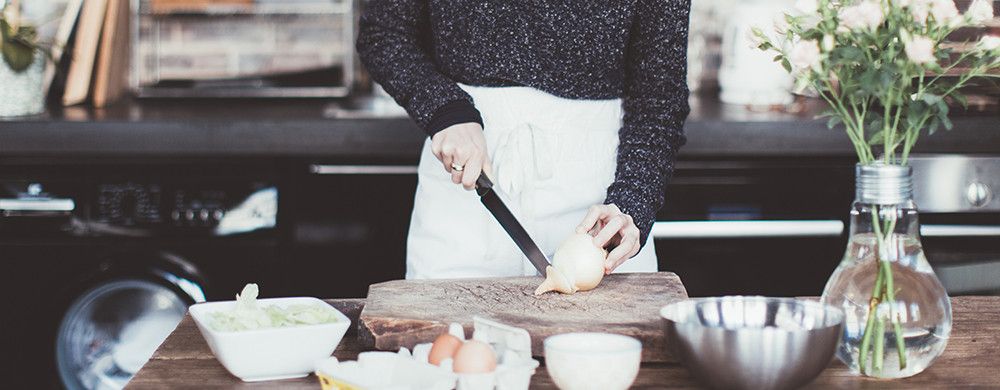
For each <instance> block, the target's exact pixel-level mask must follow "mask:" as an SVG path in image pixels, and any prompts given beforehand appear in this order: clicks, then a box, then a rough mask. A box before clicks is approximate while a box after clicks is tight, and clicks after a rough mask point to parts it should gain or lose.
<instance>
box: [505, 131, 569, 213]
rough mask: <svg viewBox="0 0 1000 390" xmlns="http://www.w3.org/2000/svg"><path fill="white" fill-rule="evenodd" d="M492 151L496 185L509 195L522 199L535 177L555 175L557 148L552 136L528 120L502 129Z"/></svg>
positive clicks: (541, 178)
mask: <svg viewBox="0 0 1000 390" xmlns="http://www.w3.org/2000/svg"><path fill="white" fill-rule="evenodd" d="M499 133H500V137H499V139H498V140H497V144H496V145H495V146H494V152H493V169H494V171H495V173H496V182H497V183H496V184H497V185H498V186H499V187H500V189H501V190H502V191H503V192H504V193H505V194H507V195H509V196H511V197H514V198H517V199H518V200H521V198H522V197H523V195H524V192H525V189H526V188H528V187H529V186H531V185H532V184H534V182H535V181H536V180H545V179H548V178H551V177H552V174H553V169H554V167H553V164H554V163H553V161H554V160H553V156H552V154H553V153H555V152H556V151H555V148H554V145H553V140H552V136H551V135H550V134H546V133H547V132H545V131H543V130H541V129H539V128H538V127H536V126H532V125H530V124H527V123H521V124H519V125H517V126H515V127H513V128H511V129H510V130H508V131H503V130H501V131H500V132H499Z"/></svg>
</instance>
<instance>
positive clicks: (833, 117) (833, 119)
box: [826, 115, 844, 129]
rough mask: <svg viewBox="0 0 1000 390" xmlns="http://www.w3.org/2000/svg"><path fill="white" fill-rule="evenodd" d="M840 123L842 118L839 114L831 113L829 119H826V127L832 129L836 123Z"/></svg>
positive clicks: (842, 121) (842, 120)
mask: <svg viewBox="0 0 1000 390" xmlns="http://www.w3.org/2000/svg"><path fill="white" fill-rule="evenodd" d="M841 123H844V119H843V118H841V117H839V116H836V115H831V116H830V119H828V120H827V121H826V128H828V129H832V128H834V127H837V125H839V124H841Z"/></svg>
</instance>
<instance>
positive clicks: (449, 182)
mask: <svg viewBox="0 0 1000 390" xmlns="http://www.w3.org/2000/svg"><path fill="white" fill-rule="evenodd" d="M689 8H690V2H689V0H631V1H622V2H612V3H605V2H587V1H575V0H540V1H530V2H529V1H517V0H515V1H511V0H480V1H469V0H459V1H442V0H370V1H369V2H367V4H366V8H365V10H364V12H363V14H362V16H361V22H360V32H359V36H358V40H357V49H358V52H359V54H360V58H361V61H362V62H363V63H364V65H365V66H366V67H367V69H368V70H369V72H370V73H371V76H372V78H373V79H374V80H375V81H376V82H378V83H379V84H380V85H381V86H382V87H383V88H384V89H385V91H386V92H387V93H388V94H389V95H391V96H392V97H393V98H394V99H395V100H396V102H397V103H399V104H400V105H401V106H403V107H404V108H405V109H406V110H407V112H408V113H409V115H410V116H411V117H412V118H413V120H414V121H415V122H416V123H417V125H418V126H419V127H421V128H422V129H423V130H424V131H425V132H426V133H427V134H428V136H429V139H428V140H427V141H426V142H425V145H424V148H423V152H422V155H421V159H420V165H419V168H418V179H419V184H418V186H417V192H416V196H415V201H414V210H413V216H412V220H411V223H410V231H409V237H408V241H407V271H406V277H407V278H409V279H423V278H460V277H487V276H515V275H534V274H535V273H536V271H535V269H534V268H533V266H532V265H531V264H530V263H529V262H528V261H527V260H526V258H525V257H524V256H523V255H522V254H521V252H520V251H519V250H518V248H517V247H516V246H515V245H514V243H513V242H512V241H511V239H510V237H509V236H508V235H507V234H506V233H505V232H504V231H503V230H502V228H501V227H500V226H499V224H498V223H497V222H496V221H495V220H493V218H492V216H491V215H490V214H489V213H488V212H487V211H486V209H485V208H484V207H483V206H482V205H481V204H480V203H479V201H478V198H477V197H476V196H475V195H474V194H470V193H469V192H468V191H469V190H472V189H474V187H475V183H476V179H477V178H478V177H479V175H480V173H481V172H484V171H485V172H486V173H487V175H488V176H489V177H490V178H491V179H493V182H494V184H495V187H497V188H499V189H500V190H501V191H502V192H503V193H505V194H507V195H508V197H509V198H511V199H512V200H513V201H514V203H515V204H516V205H517V206H516V213H517V215H518V218H519V219H520V221H521V223H522V224H524V225H525V227H526V228H527V230H528V231H529V232H531V233H532V237H533V238H534V239H535V241H536V243H537V244H538V246H539V247H540V248H541V249H542V250H543V251H544V252H546V253H548V254H551V253H553V251H554V250H555V248H556V247H557V246H558V245H559V244H560V242H561V241H562V240H563V239H565V238H566V237H567V236H570V235H571V234H573V233H574V232H578V233H590V234H592V235H593V236H594V239H593V241H594V245H596V246H599V247H606V248H608V249H609V254H608V257H607V259H606V263H605V272H606V273H611V272H612V271H625V272H653V271H656V270H657V258H656V253H655V249H654V247H653V245H652V244H651V243H650V241H649V240H648V237H649V234H650V230H651V228H652V225H653V220H654V217H655V214H656V211H657V210H658V209H659V208H660V207H661V206H662V205H663V201H664V200H663V191H664V187H665V185H666V183H667V181H668V180H669V178H670V175H671V173H672V170H673V163H674V159H675V156H676V154H677V151H678V149H679V148H680V147H681V146H682V145H683V144H684V143H685V136H684V133H683V124H684V121H685V119H686V118H687V114H688V111H689V108H688V104H687V97H688V89H687V85H686V73H687V70H686V50H687V30H688V12H689Z"/></svg>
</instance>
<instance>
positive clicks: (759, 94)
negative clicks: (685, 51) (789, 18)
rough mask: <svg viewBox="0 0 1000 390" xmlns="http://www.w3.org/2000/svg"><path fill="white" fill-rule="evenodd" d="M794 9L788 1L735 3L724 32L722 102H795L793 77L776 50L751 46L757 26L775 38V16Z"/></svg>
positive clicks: (761, 0)
mask: <svg viewBox="0 0 1000 390" xmlns="http://www.w3.org/2000/svg"><path fill="white" fill-rule="evenodd" d="M790 8H791V2H790V1H789V0H746V1H743V2H741V3H739V4H738V5H736V6H735V8H734V9H733V11H732V13H731V14H730V17H729V20H728V22H727V23H726V27H725V30H724V32H723V35H722V65H721V68H720V69H719V86H720V87H721V90H722V93H721V96H720V98H721V100H722V102H723V103H730V104H744V105H760V106H765V105H766V106H770V105H785V104H790V103H792V101H793V96H792V93H791V90H792V88H793V86H794V82H795V80H794V78H793V77H792V76H791V75H790V74H788V72H787V71H785V69H784V68H783V67H782V66H781V64H779V63H777V62H774V53H770V52H764V51H761V50H759V49H757V48H756V47H752V45H751V43H750V42H751V37H752V34H753V33H752V32H751V29H753V28H754V27H758V28H760V29H761V30H762V31H764V32H765V33H768V34H771V35H772V38H773V37H774V36H776V35H777V33H775V32H774V25H773V24H774V23H773V21H774V20H775V18H776V17H777V18H780V17H782V15H783V14H784V13H785V12H787V11H788V10H789V9H790Z"/></svg>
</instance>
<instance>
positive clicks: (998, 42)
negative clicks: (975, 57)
mask: <svg viewBox="0 0 1000 390" xmlns="http://www.w3.org/2000/svg"><path fill="white" fill-rule="evenodd" d="M978 46H979V48H980V49H981V50H982V51H990V52H995V51H997V50H998V49H1000V37H997V36H993V35H985V36H983V37H982V39H980V40H979V45H978Z"/></svg>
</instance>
